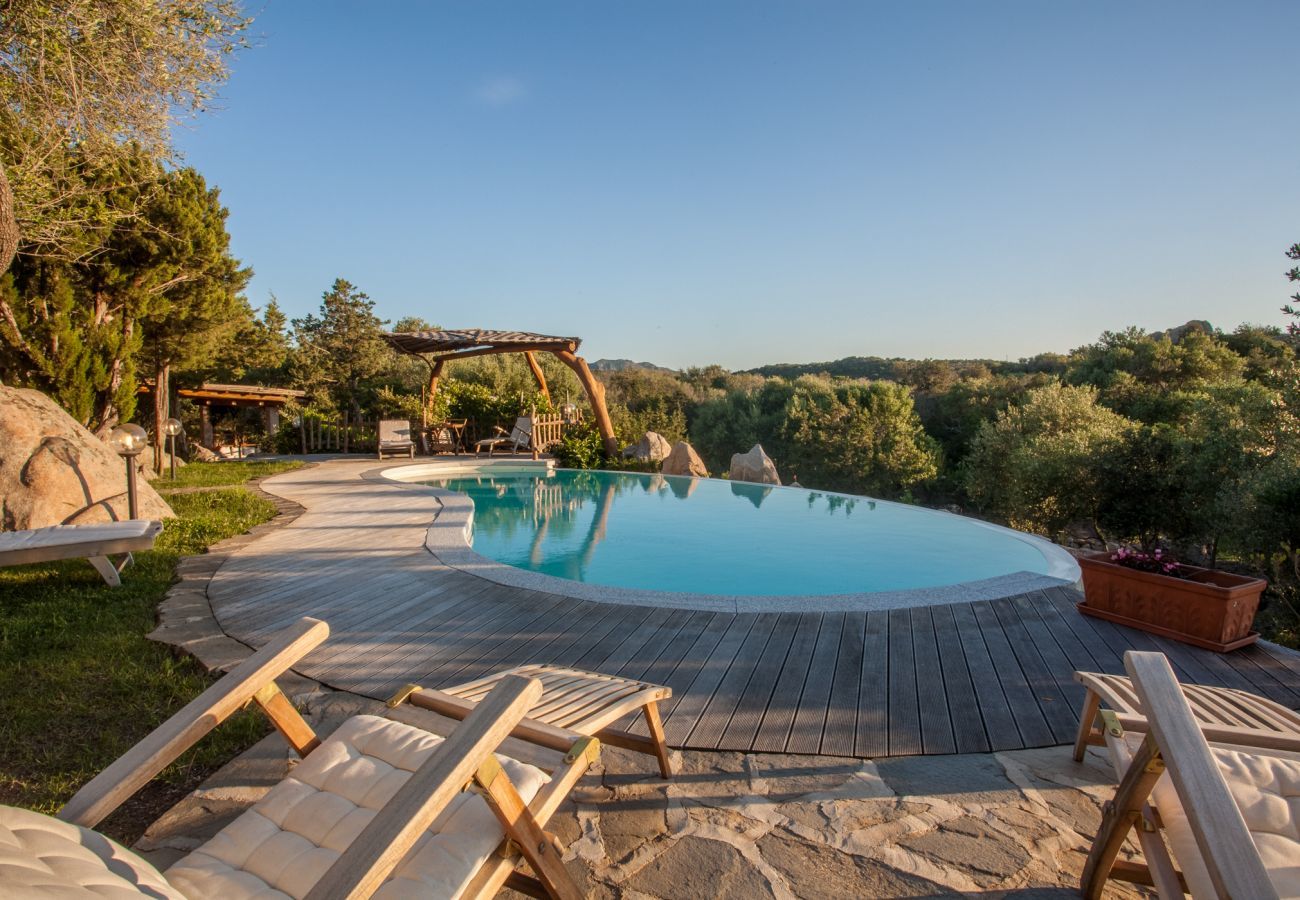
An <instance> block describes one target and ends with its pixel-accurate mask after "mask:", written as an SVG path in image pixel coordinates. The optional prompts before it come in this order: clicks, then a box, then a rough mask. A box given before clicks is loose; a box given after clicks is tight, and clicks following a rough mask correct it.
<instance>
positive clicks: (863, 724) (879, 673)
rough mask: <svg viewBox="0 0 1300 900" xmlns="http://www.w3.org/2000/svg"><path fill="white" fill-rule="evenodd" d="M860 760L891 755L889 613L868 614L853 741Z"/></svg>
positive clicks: (876, 610) (880, 611)
mask: <svg viewBox="0 0 1300 900" xmlns="http://www.w3.org/2000/svg"><path fill="white" fill-rule="evenodd" d="M853 752H854V754H856V755H857V756H867V757H870V756H885V755H887V754H888V753H889V613H887V612H885V611H884V610H880V609H875V610H872V611H871V612H869V613H867V628H866V632H865V634H864V635H863V639H862V662H861V666H860V669H859V673H858V722H857V726H856V728H855V733H854V737H853Z"/></svg>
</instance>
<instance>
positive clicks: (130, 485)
mask: <svg viewBox="0 0 1300 900" xmlns="http://www.w3.org/2000/svg"><path fill="white" fill-rule="evenodd" d="M148 440H149V436H148V435H146V434H145V433H144V429H143V428H141V427H140V426H139V425H134V424H131V423H129V422H128V423H127V424H126V425H119V426H117V427H116V428H114V429H113V431H112V433H111V434H109V436H108V446H110V447H112V448H113V449H114V450H115V451H117V455H118V456H120V457H122V459H124V460H126V509H127V516H128V517H129V518H132V519H135V518H139V516H138V515H137V513H138V512H139V510H138V509H137V504H136V497H135V458H136V457H137V456H139V455H140V451H141V450H143V449H144V445H145V443H146V442H147V441H148Z"/></svg>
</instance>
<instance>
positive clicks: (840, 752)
mask: <svg viewBox="0 0 1300 900" xmlns="http://www.w3.org/2000/svg"><path fill="white" fill-rule="evenodd" d="M790 630H791V632H793V631H794V626H793V625H791V627H790ZM866 630H867V614H866V613H865V612H851V613H846V614H845V616H844V627H843V629H842V630H841V631H840V649H839V653H838V654H837V655H836V659H835V674H834V676H833V677H832V678H831V696H830V700H829V702H828V706H827V710H826V727H825V728H824V729H823V730H822V746H821V752H822V753H825V754H827V755H829V756H852V755H853V743H854V740H855V738H856V737H857V727H858V690H859V688H860V687H861V681H862V677H861V676H862V648H863V645H864V638H865V635H866Z"/></svg>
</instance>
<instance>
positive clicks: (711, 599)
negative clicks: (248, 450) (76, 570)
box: [363, 459, 1079, 613]
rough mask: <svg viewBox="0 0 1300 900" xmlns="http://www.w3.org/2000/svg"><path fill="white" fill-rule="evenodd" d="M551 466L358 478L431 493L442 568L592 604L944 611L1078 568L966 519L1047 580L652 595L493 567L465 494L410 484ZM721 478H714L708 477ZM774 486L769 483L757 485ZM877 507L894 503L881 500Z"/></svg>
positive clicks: (1053, 580)
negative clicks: (1000, 539)
mask: <svg viewBox="0 0 1300 900" xmlns="http://www.w3.org/2000/svg"><path fill="white" fill-rule="evenodd" d="M551 468H554V466H552V465H550V461H548V460H538V461H536V462H532V461H520V460H510V461H499V462H493V461H492V460H489V459H480V460H471V461H468V462H465V463H461V462H459V461H456V462H453V463H450V464H444V463H432V464H428V465H423V466H422V465H415V466H410V465H407V466H392V467H390V466H384V467H379V468H376V469H375V470H374V471H372V472H367V473H365V475H364V476H363V477H367V478H380V479H383V480H385V481H388V482H391V483H395V484H398V485H401V486H402V487H404V488H408V489H411V490H418V491H422V492H426V493H429V494H432V495H433V496H434V497H435V498H436V499H437V501H438V503H439V505H440V507H441V508H440V510H439V512H438V514H437V516H436V518H435V519H434V521H433V522H432V523H431V524H430V526H429V531H428V533H427V535H426V537H425V542H424V545H425V547H426V548H427V549H428V550H429V552H430V553H432V554H433V555H434V557H435V558H436V559H437V560H438V561H439V562H441V563H442V564H443V565H446V566H448V567H449V568H453V569H456V570H457V571H460V572H464V573H465V574H467V575H473V576H475V577H477V578H482V579H484V580H487V581H491V582H493V583H495V584H499V585H503V586H505V587H512V588H519V589H521V590H529V591H544V592H546V593H548V594H556V595H558V596H561V597H569V598H572V599H574V600H587V601H590V602H593V603H618V604H626V605H629V606H654V607H663V608H666V609H692V610H702V611H705V612H759V613H764V612H869V611H873V610H889V609H911V608H913V607H917V606H943V605H947V604H953V603H970V602H972V601H976V600H1001V599H1003V598H1005V597H1013V596H1016V595H1019V594H1025V593H1028V592H1030V591H1041V590H1047V589H1049V588H1055V587H1071V586H1075V585H1077V584H1078V582H1079V566H1078V564H1077V563H1076V562H1075V561H1074V557H1073V556H1071V555H1070V554H1069V553H1068V552H1067V551H1066V550H1064V549H1062V548H1061V547H1058V546H1056V545H1055V544H1053V543H1051V542H1050V541H1047V540H1045V539H1043V538H1041V537H1038V536H1037V535H1032V534H1025V533H1024V532H1020V531H1014V530H1012V529H1010V528H1004V527H1002V526H1001V525H995V524H993V523H991V522H984V521H981V520H979V519H972V518H970V517H968V516H957V518H961V519H964V520H965V521H966V522H969V523H971V524H973V525H977V526H980V527H982V528H987V529H990V530H992V531H997V532H1001V533H1003V534H1006V535H1009V536H1011V537H1014V538H1015V539H1016V540H1019V541H1022V542H1024V543H1027V544H1030V545H1032V546H1033V547H1035V549H1037V550H1038V551H1039V552H1040V553H1042V554H1043V556H1044V558H1045V559H1046V560H1047V565H1048V571H1047V573H1046V574H1039V573H1037V572H1026V571H1021V572H1011V573H1008V574H1006V575H1001V576H997V577H994V578H985V579H981V580H978V581H967V582H961V583H958V584H950V585H941V586H935V587H924V588H912V589H909V590H896V591H872V592H861V593H852V594H806V595H804V594H787V595H776V594H774V595H752V594H744V595H740V594H737V595H726V594H696V593H689V592H684V591H653V590H646V589H643V588H628V587H616V586H612V585H604V584H591V583H588V582H584V581H574V580H572V579H568V578H556V577H554V576H552V575H546V574H543V573H541V572H533V571H530V570H528V569H521V568H518V567H517V566H510V565H506V564H504V563H500V562H497V561H496V560H494V559H490V558H488V557H486V556H483V555H482V554H481V553H478V552H476V551H475V550H474V548H473V546H472V545H471V544H470V534H471V533H472V529H473V527H474V502H473V501H472V500H471V499H470V498H469V497H468V496H466V495H465V494H461V493H457V492H455V491H450V490H447V489H445V488H439V487H435V486H433V485H427V484H420V483H418V481H417V479H420V478H431V477H445V476H447V475H449V474H453V473H473V472H484V471H490V470H496V471H506V472H532V471H538V470H542V471H545V470H547V469H551ZM710 480H714V481H716V480H720V479H710ZM764 487H773V488H775V487H776V486H775V485H764ZM819 493H822V494H826V495H828V496H837V497H851V498H853V499H857V500H861V499H864V498H862V497H858V496H856V495H853V494H842V493H838V492H835V491H819ZM867 499H872V500H873V501H874V502H876V503H886V504H890V505H896V504H893V503H892V502H891V501H888V500H875V499H874V498H867ZM928 511H929V512H932V513H935V514H936V515H943V516H956V514H955V513H951V512H948V511H946V510H938V509H931V510H928Z"/></svg>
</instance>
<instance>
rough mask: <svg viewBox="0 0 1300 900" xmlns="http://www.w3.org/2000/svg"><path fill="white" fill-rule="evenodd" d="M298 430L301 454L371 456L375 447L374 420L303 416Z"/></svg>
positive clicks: (376, 421)
mask: <svg viewBox="0 0 1300 900" xmlns="http://www.w3.org/2000/svg"><path fill="white" fill-rule="evenodd" d="M298 430H299V434H300V436H301V443H302V452H303V453H374V452H375V449H376V448H377V447H378V446H379V420H378V419H342V418H339V419H322V418H318V417H316V416H303V417H302V424H301V425H300V426H299V429H298Z"/></svg>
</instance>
